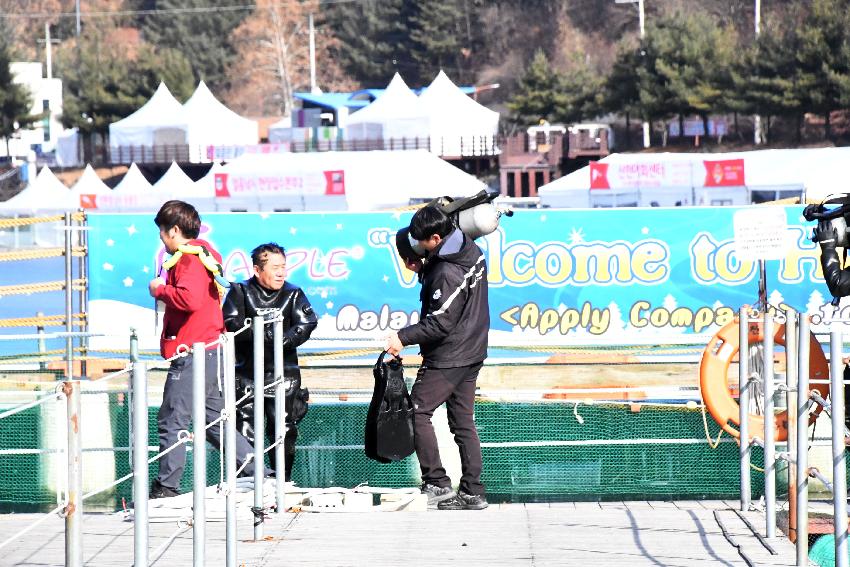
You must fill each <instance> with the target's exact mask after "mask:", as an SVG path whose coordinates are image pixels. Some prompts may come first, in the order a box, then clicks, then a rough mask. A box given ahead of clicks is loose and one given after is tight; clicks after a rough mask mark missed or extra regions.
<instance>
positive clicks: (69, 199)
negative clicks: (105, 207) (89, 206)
mask: <svg viewBox="0 0 850 567" xmlns="http://www.w3.org/2000/svg"><path fill="white" fill-rule="evenodd" d="M77 208H79V203H78V202H77V200H76V199H75V198H74V196H73V195H72V194H71V191H70V190H69V189H68V188H67V187H65V185H63V184H62V182H61V181H59V179H57V178H56V176H55V175H54V174H53V172H52V171H50V168H49V167H46V166H45V167H43V168H41V171H40V172H39V173H38V175H37V176H36V178H35V181H33V182H32V183H31V184H29V185H27V186H26V187H25V188H24V190H23V191H21V192H20V193H18V194H17V195H15V196H14V197H12V198H11V199H9V200H8V201H4V202H2V203H0V210H3V211H70V210H74V209H77Z"/></svg>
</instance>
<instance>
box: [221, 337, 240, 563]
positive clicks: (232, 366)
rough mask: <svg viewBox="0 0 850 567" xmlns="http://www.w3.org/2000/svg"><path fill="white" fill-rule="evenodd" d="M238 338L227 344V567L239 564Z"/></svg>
mask: <svg viewBox="0 0 850 567" xmlns="http://www.w3.org/2000/svg"><path fill="white" fill-rule="evenodd" d="M235 341H236V335H234V334H233V333H227V336H226V340H225V342H224V403H225V408H224V409H225V411H226V412H227V419H226V420H225V422H224V472H225V482H226V483H227V497H226V508H227V514H226V517H225V522H226V527H225V538H226V539H225V544H226V561H225V565H226V567H237V563H236V545H237V544H236V343H235Z"/></svg>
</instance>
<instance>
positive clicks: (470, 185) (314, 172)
mask: <svg viewBox="0 0 850 567" xmlns="http://www.w3.org/2000/svg"><path fill="white" fill-rule="evenodd" d="M217 181H218V185H217V187H218V189H219V190H218V193H217V194H218V195H219V197H218V198H217V204H218V209H219V210H226V211H229V210H257V209H259V210H264V211H274V210H292V211H305V210H306V211H326V210H349V211H372V210H379V209H385V208H391V207H399V206H405V205H409V204H410V203H411V201H421V200H424V199H430V198H432V197H438V196H440V195H446V194H448V195H450V196H452V197H461V196H469V195H473V194H475V193H477V192H478V191H480V190H481V189H484V188H485V187H486V186H485V185H484V183H482V182H481V181H479V180H477V179H476V178H475V177H473V176H471V175H469V174H467V173H464V172H463V171H461V170H460V169H458V168H456V167H454V166H453V165H451V164H449V163H447V162H445V161H443V160H442V159H440V158H439V157H437V156H435V155H433V154H432V153H430V152H428V151H426V150H410V151H395V152H393V151H372V152H322V153H293V154H277V155H273V154H246V155H243V156H242V157H240V158H238V159H236V160H234V161H232V162H231V163H229V164H227V165H226V166H224V168H223V170H222V173H220V174H218V179H217Z"/></svg>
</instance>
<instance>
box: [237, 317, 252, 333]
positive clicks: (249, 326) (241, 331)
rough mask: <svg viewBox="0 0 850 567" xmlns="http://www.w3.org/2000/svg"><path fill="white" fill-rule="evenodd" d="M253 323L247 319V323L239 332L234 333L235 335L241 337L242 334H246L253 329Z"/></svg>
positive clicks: (243, 324)
mask: <svg viewBox="0 0 850 567" xmlns="http://www.w3.org/2000/svg"><path fill="white" fill-rule="evenodd" d="M251 323H252V322H251V320H250V319H245V322H244V323H242V328H240V329H239V330H237V331H234V332H233V335H234V336H236V335H240V334H242V333H244V332H245V331H247V330H248V329H250V328H251Z"/></svg>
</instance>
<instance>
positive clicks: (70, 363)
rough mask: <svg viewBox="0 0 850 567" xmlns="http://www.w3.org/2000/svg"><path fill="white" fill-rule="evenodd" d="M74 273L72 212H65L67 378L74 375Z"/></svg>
mask: <svg viewBox="0 0 850 567" xmlns="http://www.w3.org/2000/svg"><path fill="white" fill-rule="evenodd" d="M72 293H74V290H73V289H72V274H71V213H65V331H66V332H67V333H69V334H68V336H67V337H66V338H65V379H66V380H70V379H71V378H73V377H74V339H73V337H72V336H71V335H70V333H71V332H72V331H73V330H74V328H73V325H72V324H71V323H72V322H71V315H72V313H73V311H72V310H73V307H72V305H71V294H72Z"/></svg>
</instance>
